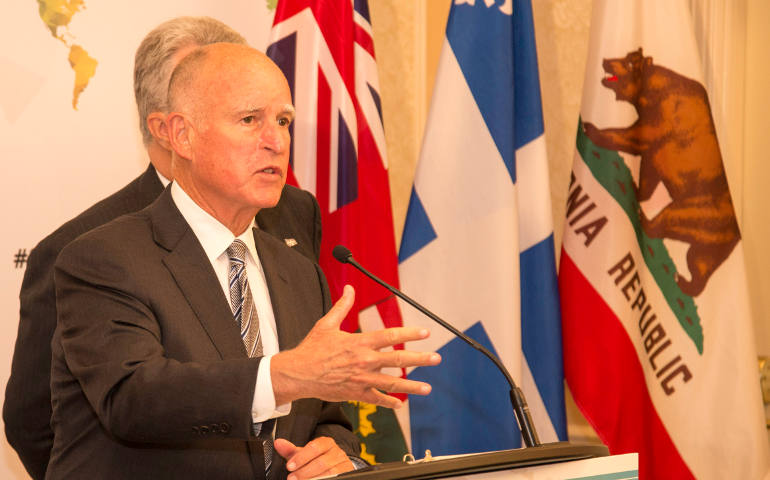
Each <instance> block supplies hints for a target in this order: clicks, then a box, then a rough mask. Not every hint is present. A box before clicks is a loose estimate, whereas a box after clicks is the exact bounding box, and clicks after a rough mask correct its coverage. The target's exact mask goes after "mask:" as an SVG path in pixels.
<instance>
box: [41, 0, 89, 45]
mask: <svg viewBox="0 0 770 480" xmlns="http://www.w3.org/2000/svg"><path fill="white" fill-rule="evenodd" d="M37 3H38V4H40V18H42V19H43V22H45V24H46V25H47V26H48V29H49V30H51V35H53V36H54V37H55V38H57V39H59V40H63V38H62V35H61V34H60V33H59V27H66V26H67V25H69V23H70V22H71V21H72V17H73V16H74V15H75V13H77V12H79V11H80V10H82V9H83V0H71V1H67V0H37Z"/></svg>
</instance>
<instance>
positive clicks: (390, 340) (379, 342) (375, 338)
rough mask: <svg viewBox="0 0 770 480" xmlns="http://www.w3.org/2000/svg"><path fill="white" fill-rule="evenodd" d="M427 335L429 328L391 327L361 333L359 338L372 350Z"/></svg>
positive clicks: (420, 338)
mask: <svg viewBox="0 0 770 480" xmlns="http://www.w3.org/2000/svg"><path fill="white" fill-rule="evenodd" d="M428 336H430V330H428V329H427V328H418V327H393V328H386V329H383V330H376V331H374V332H365V333H362V334H361V340H362V342H363V344H364V345H366V346H368V347H370V348H372V349H374V350H379V349H381V348H385V347H392V346H393V345H398V344H400V343H406V342H413V341H416V340H423V339H425V338H428Z"/></svg>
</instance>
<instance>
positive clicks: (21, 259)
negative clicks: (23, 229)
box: [13, 248, 27, 268]
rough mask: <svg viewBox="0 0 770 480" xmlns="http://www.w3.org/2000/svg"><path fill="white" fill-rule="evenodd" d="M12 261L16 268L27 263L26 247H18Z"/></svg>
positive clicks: (22, 266)
mask: <svg viewBox="0 0 770 480" xmlns="http://www.w3.org/2000/svg"><path fill="white" fill-rule="evenodd" d="M13 263H15V264H16V268H24V264H25V263H27V249H26V248H20V249H19V251H18V252H16V254H15V255H14V256H13Z"/></svg>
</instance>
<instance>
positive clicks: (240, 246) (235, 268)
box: [227, 238, 262, 357]
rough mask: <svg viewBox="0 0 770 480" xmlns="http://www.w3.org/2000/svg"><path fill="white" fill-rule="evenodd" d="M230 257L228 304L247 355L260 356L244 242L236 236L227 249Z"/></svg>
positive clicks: (257, 319) (258, 336) (260, 346)
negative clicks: (238, 328)
mask: <svg viewBox="0 0 770 480" xmlns="http://www.w3.org/2000/svg"><path fill="white" fill-rule="evenodd" d="M227 257H228V258H229V259H230V272H229V274H228V280H229V284H230V306H231V307H232V309H233V318H234V319H235V323H236V324H237V325H238V326H239V327H240V331H241V340H243V344H244V345H245V346H246V353H247V354H248V355H249V357H261V356H262V338H261V335H260V333H259V317H258V316H257V308H256V306H255V305H254V297H252V295H251V289H250V288H249V278H248V276H247V275H246V244H245V243H243V241H242V240H238V239H237V238H236V239H235V240H233V243H232V244H231V245H230V247H229V248H228V249H227Z"/></svg>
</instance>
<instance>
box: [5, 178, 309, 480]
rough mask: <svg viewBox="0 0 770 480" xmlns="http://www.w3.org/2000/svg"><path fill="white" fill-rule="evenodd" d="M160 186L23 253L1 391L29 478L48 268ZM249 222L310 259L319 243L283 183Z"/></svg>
mask: <svg viewBox="0 0 770 480" xmlns="http://www.w3.org/2000/svg"><path fill="white" fill-rule="evenodd" d="M162 191H163V186H162V185H161V183H160V181H159V180H158V176H157V173H156V172H155V169H154V168H153V167H152V165H150V166H149V167H148V168H147V170H146V171H145V172H144V173H143V174H142V175H140V176H139V177H138V178H136V179H135V180H134V181H132V182H131V183H129V184H128V185H126V186H125V187H124V188H122V189H121V190H119V191H118V192H116V193H114V194H113V195H111V196H110V197H107V198H105V199H104V200H102V201H100V202H99V203H97V204H95V205H94V206H92V207H91V208H89V209H88V210H86V211H84V212H83V213H81V214H80V215H78V216H77V217H75V218H74V219H72V220H70V221H68V222H67V223H65V224H64V225H62V226H61V227H59V228H58V229H57V230H56V231H55V232H53V233H52V234H51V235H49V236H48V237H46V238H45V239H44V240H42V241H41V242H40V243H39V244H38V245H37V246H36V247H35V248H34V249H33V250H32V251H31V252H30V256H29V259H28V262H27V269H26V272H25V274H24V280H23V282H22V286H21V293H20V295H19V299H20V318H19V332H18V336H17V338H16V347H15V350H14V355H13V364H12V367H11V376H10V379H9V381H8V385H7V388H6V392H5V404H4V405H3V420H4V421H5V433H6V436H7V438H8V442H9V443H10V444H11V446H12V447H13V448H14V449H15V450H16V451H17V452H18V454H19V457H20V458H21V461H22V463H23V464H24V466H25V468H26V469H27V471H28V472H29V474H30V475H31V476H32V478H34V479H42V478H43V477H44V476H45V469H46V465H48V459H49V456H50V452H51V446H52V444H53V432H52V431H51V427H50V418H51V389H50V369H51V345H50V344H51V338H52V336H53V332H54V328H55V327H56V303H55V302H56V298H55V293H54V283H53V265H54V261H55V260H56V257H57V256H58V255H59V252H60V251H61V250H62V248H64V246H65V245H67V244H68V243H70V242H71V241H72V240H74V239H75V238H76V237H78V236H79V235H81V234H83V233H85V232H87V231H89V230H91V229H93V228H95V227H98V226H100V225H103V224H105V223H107V222H109V221H110V220H113V219H115V218H117V217H119V216H121V215H124V214H126V213H132V212H136V211H139V210H141V209H143V208H144V207H146V206H147V205H149V204H150V203H152V202H153V201H154V200H155V199H156V198H157V197H158V195H160V193H161V192H162ZM257 224H258V225H259V226H260V228H262V229H263V230H265V231H266V232H269V233H271V234H273V235H275V236H276V237H278V238H280V239H282V240H283V239H289V238H293V239H295V240H296V242H297V245H296V246H295V247H293V248H294V249H296V250H298V251H299V252H300V253H302V254H303V255H305V256H307V257H308V258H311V259H314V260H317V259H318V255H319V252H320V247H321V216H320V212H319V209H318V203H317V202H316V201H315V198H314V197H313V196H312V195H311V194H310V193H308V192H305V191H302V190H299V189H297V188H294V187H291V186H286V187H285V188H284V192H283V195H282V196H281V200H280V201H279V202H278V205H277V206H276V207H275V208H271V209H265V210H262V211H260V213H259V215H257Z"/></svg>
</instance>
